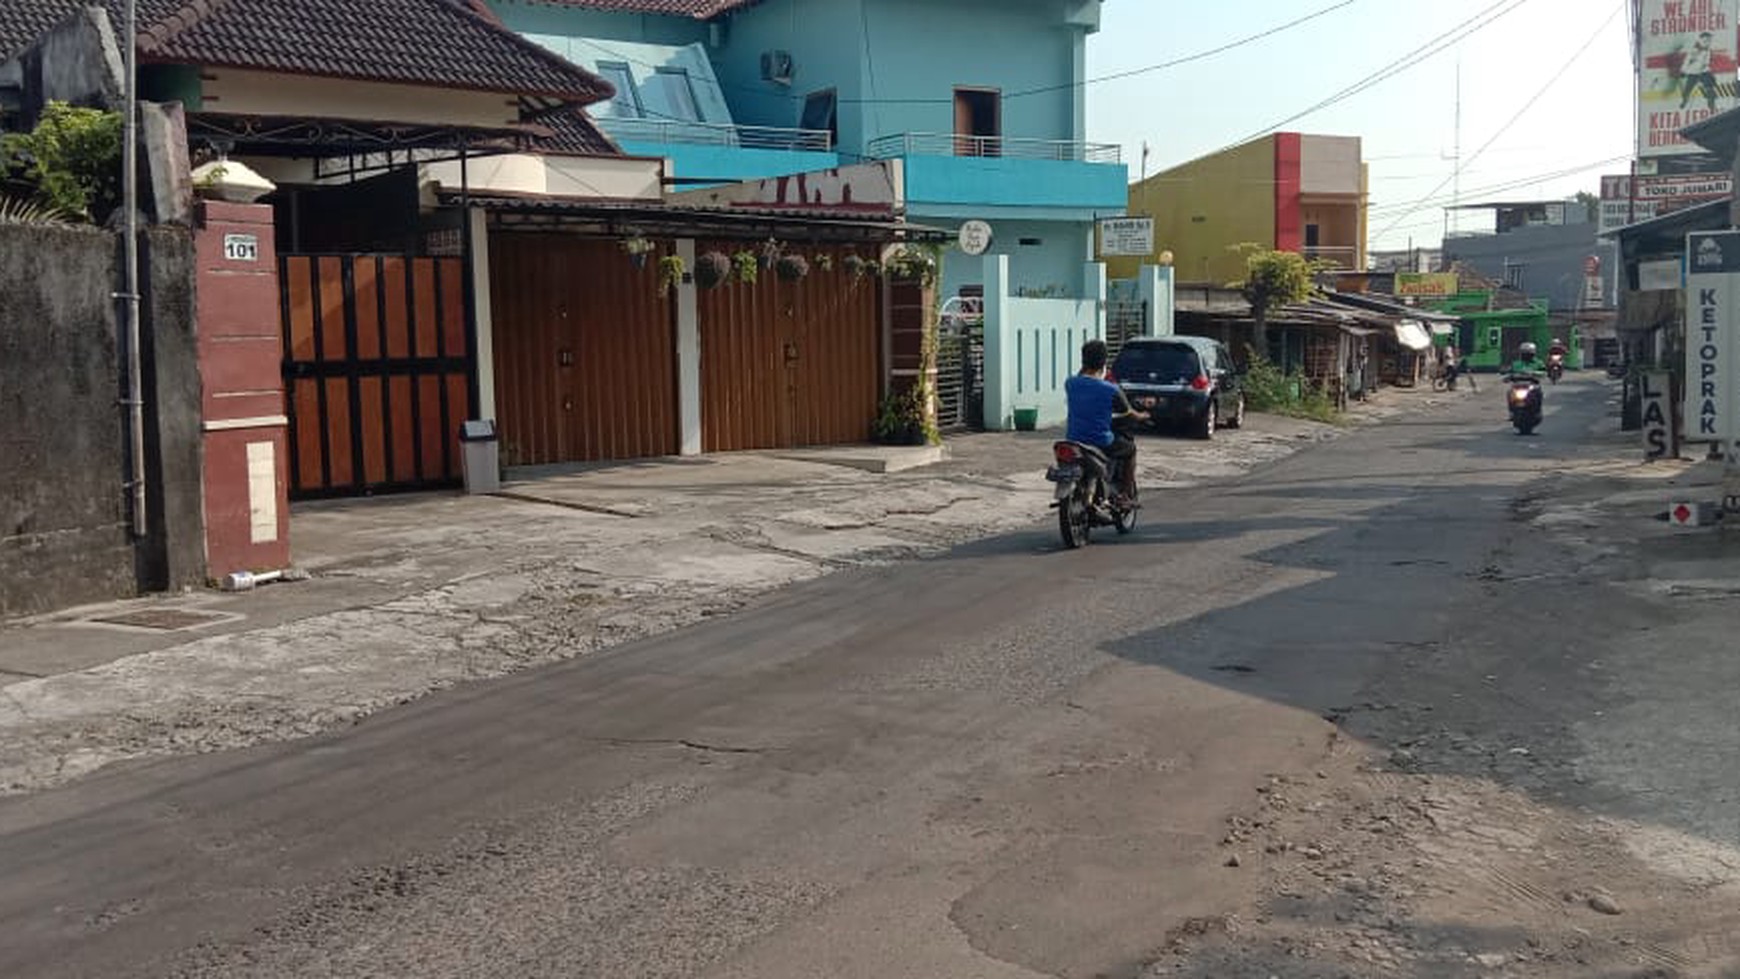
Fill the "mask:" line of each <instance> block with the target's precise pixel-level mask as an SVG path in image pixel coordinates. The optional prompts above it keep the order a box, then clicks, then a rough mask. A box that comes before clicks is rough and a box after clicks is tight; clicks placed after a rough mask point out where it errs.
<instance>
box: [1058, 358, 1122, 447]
mask: <svg viewBox="0 0 1740 979" xmlns="http://www.w3.org/2000/svg"><path fill="white" fill-rule="evenodd" d="M1063 394H1064V397H1065V398H1066V399H1068V401H1069V433H1068V438H1069V440H1070V441H1071V442H1080V443H1082V444H1084V445H1096V446H1099V447H1100V448H1105V447H1106V446H1108V445H1111V444H1112V441H1113V435H1112V411H1113V409H1114V406H1116V404H1117V403H1118V394H1119V392H1118V386H1117V385H1116V384H1113V383H1111V382H1110V381H1102V380H1100V379H1099V378H1097V377H1088V376H1087V375H1086V374H1077V375H1075V376H1074V377H1072V378H1070V379H1069V380H1067V381H1064V382H1063Z"/></svg>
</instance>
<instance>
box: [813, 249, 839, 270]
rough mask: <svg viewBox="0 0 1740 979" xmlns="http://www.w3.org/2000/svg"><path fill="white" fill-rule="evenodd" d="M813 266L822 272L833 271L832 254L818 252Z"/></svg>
mask: <svg viewBox="0 0 1740 979" xmlns="http://www.w3.org/2000/svg"><path fill="white" fill-rule="evenodd" d="M815 265H816V268H818V269H821V270H822V271H823V272H832V271H834V256H833V254H832V253H831V252H819V253H817V254H816V262H815Z"/></svg>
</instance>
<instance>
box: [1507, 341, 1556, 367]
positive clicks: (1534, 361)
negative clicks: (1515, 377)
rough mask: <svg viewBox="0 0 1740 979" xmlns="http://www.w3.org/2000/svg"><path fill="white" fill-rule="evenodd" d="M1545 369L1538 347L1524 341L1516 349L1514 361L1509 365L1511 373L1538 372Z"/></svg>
mask: <svg viewBox="0 0 1740 979" xmlns="http://www.w3.org/2000/svg"><path fill="white" fill-rule="evenodd" d="M1546 369H1547V365H1546V364H1545V363H1543V362H1542V361H1541V359H1540V348H1538V347H1536V346H1535V345H1534V344H1532V343H1525V344H1523V345H1522V346H1520V347H1518V348H1517V350H1516V361H1515V362H1514V363H1512V364H1511V365H1510V372H1511V373H1512V374H1539V373H1541V372H1542V371H1544V370H1546Z"/></svg>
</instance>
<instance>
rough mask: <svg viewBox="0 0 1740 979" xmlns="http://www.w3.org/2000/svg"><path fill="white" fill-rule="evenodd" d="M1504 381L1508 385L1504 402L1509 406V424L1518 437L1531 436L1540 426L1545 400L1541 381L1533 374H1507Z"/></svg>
mask: <svg viewBox="0 0 1740 979" xmlns="http://www.w3.org/2000/svg"><path fill="white" fill-rule="evenodd" d="M1504 380H1505V383H1506V384H1507V385H1509V390H1508V391H1507V392H1506V394H1505V402H1506V404H1508V405H1509V406H1510V423H1511V424H1512V425H1514V426H1516V431H1517V434H1518V435H1533V434H1534V431H1535V429H1537V428H1539V427H1540V425H1541V413H1542V406H1543V401H1544V400H1545V393H1544V392H1543V391H1542V390H1541V379H1540V378H1539V377H1536V376H1535V375H1533V374H1507V375H1505V378H1504Z"/></svg>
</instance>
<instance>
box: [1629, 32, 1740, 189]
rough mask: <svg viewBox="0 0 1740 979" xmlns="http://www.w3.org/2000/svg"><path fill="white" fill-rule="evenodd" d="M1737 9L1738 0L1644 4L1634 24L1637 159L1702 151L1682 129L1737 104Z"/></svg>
mask: <svg viewBox="0 0 1740 979" xmlns="http://www.w3.org/2000/svg"><path fill="white" fill-rule="evenodd" d="M1737 8H1740V0H1642V3H1641V4H1640V11H1639V18H1638V25H1637V27H1638V30H1637V44H1638V52H1637V54H1638V58H1637V66H1638V79H1637V84H1638V90H1637V117H1638V118H1637V154H1638V156H1639V157H1640V158H1643V159H1649V158H1652V157H1662V156H1675V155H1678V154H1681V153H1696V152H1700V149H1699V147H1697V146H1696V145H1695V144H1692V143H1688V142H1687V141H1686V140H1685V139H1684V138H1682V137H1681V136H1680V130H1681V129H1684V128H1685V127H1687V126H1690V125H1692V124H1693V123H1697V122H1702V121H1703V120H1705V119H1708V118H1710V117H1711V116H1713V115H1715V114H1717V113H1719V112H1725V111H1727V110H1729V109H1732V108H1735V107H1737V106H1740V92H1736V90H1735V88H1736V70H1737V69H1740V61H1736V53H1737V51H1740V26H1737V25H1736V22H1735V12H1736V9H1737Z"/></svg>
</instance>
